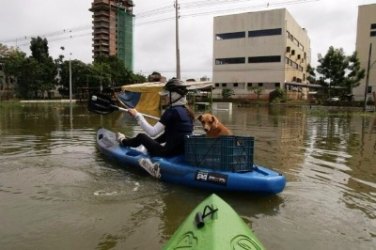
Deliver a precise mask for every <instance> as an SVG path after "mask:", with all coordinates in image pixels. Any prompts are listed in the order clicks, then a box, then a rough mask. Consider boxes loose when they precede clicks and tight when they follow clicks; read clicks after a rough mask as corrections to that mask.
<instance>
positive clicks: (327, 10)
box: [0, 0, 376, 79]
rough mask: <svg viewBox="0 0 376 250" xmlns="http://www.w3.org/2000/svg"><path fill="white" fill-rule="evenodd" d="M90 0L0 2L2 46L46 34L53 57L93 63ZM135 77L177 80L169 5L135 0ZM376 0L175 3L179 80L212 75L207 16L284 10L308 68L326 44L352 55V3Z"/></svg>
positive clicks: (162, 0) (165, 0)
mask: <svg viewBox="0 0 376 250" xmlns="http://www.w3.org/2000/svg"><path fill="white" fill-rule="evenodd" d="M91 2H92V0H48V1H47V0H0V43H3V44H5V45H7V46H18V47H19V48H20V49H21V50H22V51H24V52H26V53H28V54H30V50H29V45H30V37H36V36H38V35H39V36H42V37H46V38H47V40H48V43H49V52H50V55H51V56H52V57H53V58H57V57H58V55H59V54H62V50H61V49H60V47H61V46H64V47H65V51H64V53H65V56H66V58H69V56H70V54H71V58H72V59H79V60H81V61H83V62H85V63H91V62H92V40H91V39H92V35H91V33H92V29H91V23H92V13H91V12H90V11H89V8H90V6H91ZM133 2H134V4H135V7H134V14H135V15H136V19H135V26H134V72H135V73H141V74H143V75H145V76H147V75H149V74H150V73H151V72H152V71H158V72H160V73H162V75H165V76H167V77H168V78H170V77H172V76H175V70H176V53H175V20H174V15H175V13H174V7H173V4H174V0H158V1H157V0H134V1H133ZM372 3H376V0H285V1H281V0H269V1H261V0H232V1H231V0H179V5H180V15H181V18H180V19H179V29H180V32H179V33H180V57H181V72H182V78H183V79H187V78H199V77H202V76H208V77H209V78H211V77H212V62H213V58H212V54H213V48H212V46H213V17H214V16H221V15H227V14H233V13H242V12H250V11H259V10H267V9H276V8H286V9H287V10H288V11H289V12H290V13H291V14H292V16H293V17H294V18H295V20H296V21H297V22H298V24H299V25H300V26H301V27H303V28H305V29H306V30H307V32H308V36H309V37H310V40H311V51H312V61H311V64H312V65H313V66H316V65H317V54H318V53H321V54H323V55H325V54H326V52H327V50H328V48H329V46H334V47H335V48H343V49H344V51H345V53H346V55H350V54H352V53H353V52H354V50H355V39H356V25H357V13H358V6H359V5H364V4H372Z"/></svg>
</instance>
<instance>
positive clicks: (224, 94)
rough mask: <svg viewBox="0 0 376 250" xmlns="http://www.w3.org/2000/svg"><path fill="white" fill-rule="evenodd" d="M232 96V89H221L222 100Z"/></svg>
mask: <svg viewBox="0 0 376 250" xmlns="http://www.w3.org/2000/svg"><path fill="white" fill-rule="evenodd" d="M232 95H234V90H233V89H222V98H223V99H228V98H230V97H231V96H232Z"/></svg>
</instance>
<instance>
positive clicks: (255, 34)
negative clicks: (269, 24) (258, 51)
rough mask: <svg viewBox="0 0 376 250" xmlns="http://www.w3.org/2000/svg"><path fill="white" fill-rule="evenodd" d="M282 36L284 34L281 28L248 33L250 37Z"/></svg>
mask: <svg viewBox="0 0 376 250" xmlns="http://www.w3.org/2000/svg"><path fill="white" fill-rule="evenodd" d="M281 34H282V29H281V28H277V29H265V30H251V31H248V37H258V36H277V35H281Z"/></svg>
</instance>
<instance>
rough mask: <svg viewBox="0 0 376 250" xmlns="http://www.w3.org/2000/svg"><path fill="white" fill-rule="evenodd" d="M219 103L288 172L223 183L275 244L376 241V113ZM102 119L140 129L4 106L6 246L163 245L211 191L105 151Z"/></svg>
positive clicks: (1, 180)
mask: <svg viewBox="0 0 376 250" xmlns="http://www.w3.org/2000/svg"><path fill="white" fill-rule="evenodd" d="M214 113H215V114H216V115H217V116H218V117H220V119H221V120H222V122H223V123H224V124H226V125H228V127H230V128H231V129H232V130H233V132H234V133H235V134H236V135H243V136H245V135H246V136H254V137H255V162H256V163H257V164H259V165H263V166H267V167H270V168H273V169H275V170H278V171H279V172H282V173H283V174H284V175H285V176H286V178H287V185H286V188H285V190H284V191H283V192H282V193H280V194H278V195H275V196H260V195H254V194H229V193H218V195H219V196H221V197H222V198H223V199H224V200H225V201H227V202H228V203H229V204H230V205H231V206H232V207H233V208H234V209H235V210H236V211H237V212H238V213H239V214H240V215H241V217H242V218H243V219H244V220H245V221H246V222H247V223H248V225H249V226H250V227H251V228H252V230H253V232H254V233H255V235H256V236H257V237H258V239H259V240H260V241H261V242H262V243H263V244H264V246H265V247H266V249H278V250H294V249H305V250H317V249H364V250H369V249H376V248H375V246H376V114H371V113H368V114H362V113H360V112H347V111H330V112H328V111H327V110H326V109H324V108H312V109H309V108H307V107H304V108H300V107H299V108H280V107H277V108H268V107H248V108H239V107H234V109H233V112H232V113H229V112H223V111H218V112H215V111H214ZM100 127H106V128H110V129H113V130H116V131H118V130H121V131H123V132H125V133H126V134H127V135H133V134H135V133H137V132H140V128H139V127H138V126H137V125H136V123H135V122H134V121H133V120H132V119H129V117H124V116H123V115H122V114H121V113H118V112H114V113H112V114H109V115H97V114H92V113H89V112H88V111H87V110H86V107H85V106H80V105H73V107H70V106H69V105H63V104H54V105H51V104H50V105H47V104H24V105H22V106H17V107H8V106H6V107H1V110H0V135H1V142H0V225H1V226H0V248H1V249H17V250H20V249H21V250H23V249H42V250H43V249H103V250H104V249H160V248H161V247H162V246H163V244H164V243H165V242H166V241H167V240H168V238H169V237H170V236H171V234H173V232H174V231H175V230H176V228H177V227H178V225H179V224H180V223H181V222H182V220H183V219H184V218H185V217H186V216H187V215H188V214H189V212H190V211H191V210H192V209H193V208H194V207H195V206H196V205H197V204H198V203H199V202H200V201H202V200H203V199H205V198H206V197H207V196H208V195H209V194H210V192H208V191H202V190H197V189H192V188H186V187H182V186H176V185H172V184H168V183H162V182H159V181H157V180H155V179H153V178H151V177H149V176H147V175H146V174H144V173H140V172H139V171H134V170H132V169H131V168H129V167H128V168H127V167H124V166H120V165H117V163H113V162H110V161H108V160H106V159H105V158H104V157H102V155H101V154H99V152H98V150H97V149H96V146H95V134H96V130H97V129H98V128H100ZM196 132H199V133H200V132H202V131H201V130H200V129H199V127H197V130H196Z"/></svg>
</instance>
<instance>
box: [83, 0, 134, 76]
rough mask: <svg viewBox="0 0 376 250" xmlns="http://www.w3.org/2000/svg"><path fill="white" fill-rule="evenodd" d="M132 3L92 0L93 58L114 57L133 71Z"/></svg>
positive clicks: (130, 1)
mask: <svg viewBox="0 0 376 250" xmlns="http://www.w3.org/2000/svg"><path fill="white" fill-rule="evenodd" d="M133 6H134V4H133V1H132V0H94V1H93V2H92V5H91V8H90V11H92V12H93V57H94V58H96V57H98V56H116V57H118V58H119V59H120V60H122V61H123V62H124V64H125V66H126V67H127V68H128V69H130V70H133V20H134V15H133Z"/></svg>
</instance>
